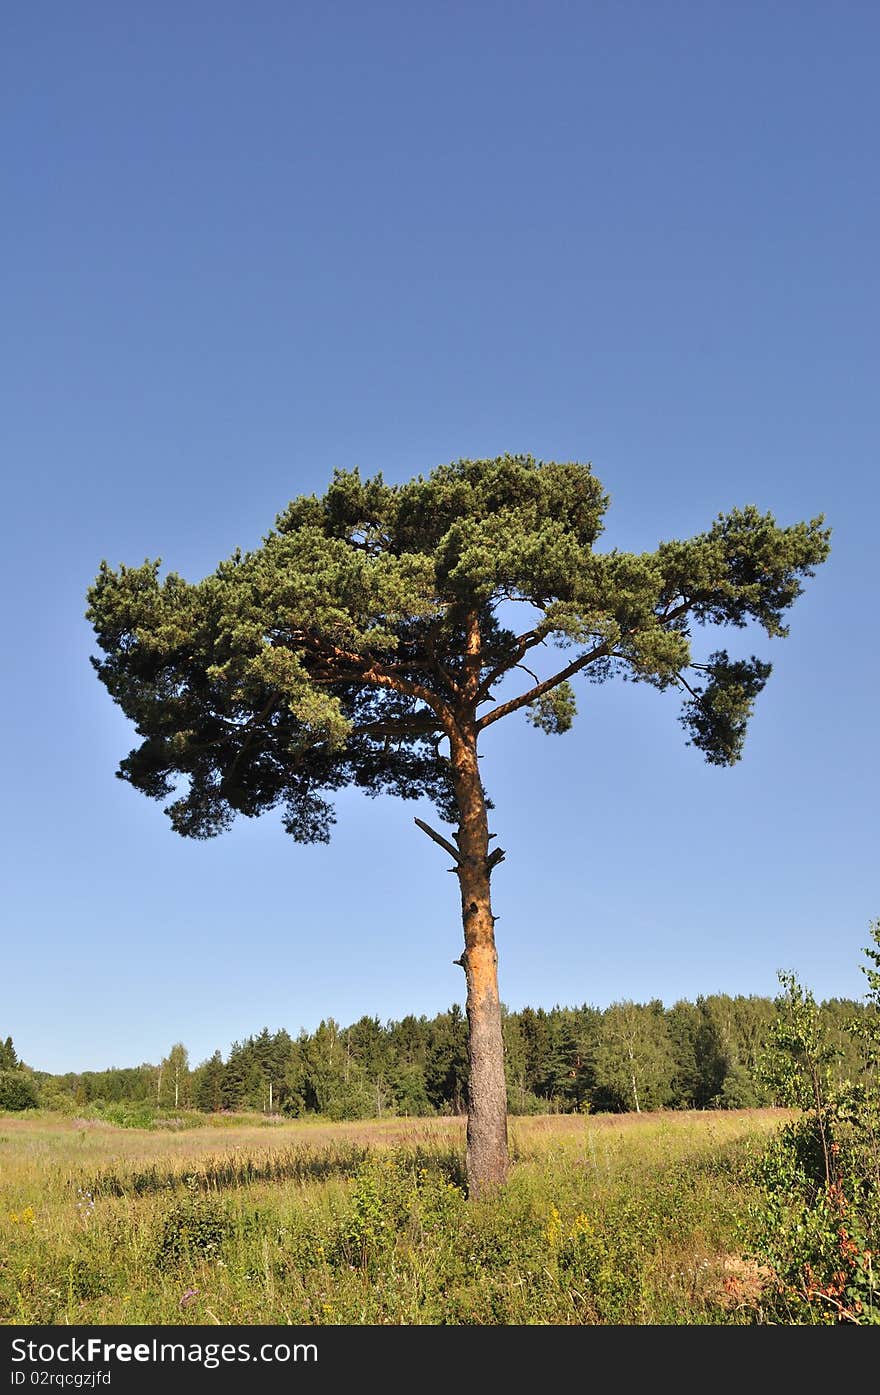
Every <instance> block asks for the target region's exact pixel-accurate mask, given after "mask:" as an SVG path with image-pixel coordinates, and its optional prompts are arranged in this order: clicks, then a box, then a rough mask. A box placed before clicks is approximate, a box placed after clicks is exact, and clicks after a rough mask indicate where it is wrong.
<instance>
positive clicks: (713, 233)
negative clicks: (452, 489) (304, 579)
mask: <svg viewBox="0 0 880 1395" xmlns="http://www.w3.org/2000/svg"><path fill="white" fill-rule="evenodd" d="M878 49H880V9H878V7H877V6H876V5H875V4H873V3H867V2H866V3H847V0H835V3H833V4H832V3H812V2H811V0H796V2H795V0H791V3H779V4H773V5H769V4H766V3H738V4H735V5H734V4H731V3H729V0H723V3H715V2H713V0H706V2H704V0H701V3H697V0H687V2H685V0H679V3H675V2H674V0H662V2H661V3H653V2H652V3H648V0H641V3H634V2H633V3H630V2H628V0H606V2H605V3H598V2H597V0H582V3H571V4H566V3H561V0H540V3H538V0H528V2H524V0H523V2H520V3H505V4H502V3H488V0H468V3H463V2H462V3H459V2H458V0H454V2H453V3H439V0H438V3H433V4H427V3H425V4H421V3H412V2H411V0H407V2H406V3H404V0H394V3H370V0H367V2H366V3H364V2H363V0H361V2H360V3H354V0H341V2H340V3H337V4H334V5H320V4H308V5H306V4H302V3H295V2H293V0H284V3H282V0H258V3H247V4H245V3H243V2H242V0H235V3H230V0H215V2H214V3H211V4H208V3H207V0H188V2H187V3H183V4H180V3H174V4H172V3H170V2H169V0H157V2H156V3H153V4H150V5H145V6H144V5H142V6H133V5H119V4H111V3H109V0H105V2H104V3H89V0H80V3H77V4H76V5H64V4H61V3H59V0H55V2H54V3H52V2H51V0H48V2H47V3H37V4H34V3H27V4H26V3H23V0H12V3H9V4H7V5H6V6H5V7H4V19H3V34H2V40H0V51H2V58H0V67H2V71H0V156H2V188H3V205H4V207H3V215H2V219H0V241H2V278H3V288H2V349H0V354H2V364H0V369H2V393H3V405H2V412H0V436H2V466H3V478H4V495H5V501H6V502H5V508H4V514H5V544H4V547H3V550H2V562H3V568H4V573H5V576H4V587H3V594H4V601H5V612H6V613H5V616H4V620H3V633H4V640H5V644H4V653H5V662H4V670H5V675H4V681H3V685H2V689H0V702H2V730H3V735H4V740H3V743H2V765H3V771H4V798H3V804H2V819H3V825H4V826H3V830H2V852H3V857H4V861H5V870H4V874H3V895H2V914H3V920H4V923H5V927H4V937H3V938H4V948H3V951H2V966H0V1035H2V1036H5V1035H7V1034H8V1033H11V1034H12V1036H13V1038H14V1040H15V1043H16V1047H17V1049H18V1050H19V1053H20V1054H21V1055H22V1056H23V1057H24V1059H25V1060H26V1061H27V1062H28V1063H29V1064H31V1065H33V1066H35V1067H38V1068H41V1069H46V1070H62V1069H67V1068H70V1069H86V1068H101V1067H104V1066H107V1065H111V1064H116V1065H123V1064H136V1063H138V1062H140V1061H142V1060H153V1061H155V1060H157V1059H159V1057H160V1056H161V1055H163V1054H165V1053H167V1051H168V1049H169V1047H170V1045H171V1044H172V1042H174V1041H176V1040H183V1041H184V1042H185V1043H186V1045H187V1046H188V1047H189V1050H190V1054H191V1057H192V1059H193V1061H199V1060H201V1059H203V1058H204V1057H205V1056H207V1055H209V1054H210V1053H211V1052H212V1051H213V1050H214V1049H215V1048H216V1047H219V1048H220V1049H221V1050H222V1051H223V1052H224V1053H225V1052H226V1051H227V1050H228V1047H229V1045H230V1043H231V1041H232V1040H233V1039H235V1038H238V1037H241V1036H245V1035H248V1034H249V1033H251V1032H256V1031H259V1029H260V1028H261V1027H262V1026H263V1025H268V1026H269V1027H270V1028H271V1029H274V1028H276V1027H280V1026H285V1027H287V1028H288V1029H289V1030H290V1031H291V1032H293V1033H295V1032H296V1031H298V1030H299V1028H300V1027H306V1028H308V1029H309V1030H311V1029H313V1028H314V1027H315V1026H316V1025H317V1023H318V1022H319V1020H320V1019H321V1018H322V1017H325V1016H328V1015H332V1016H334V1017H335V1018H336V1019H337V1020H338V1021H340V1022H342V1023H347V1022H350V1021H353V1020H355V1019H356V1018H358V1017H359V1016H361V1015H362V1014H364V1013H369V1014H375V1015H378V1016H379V1017H380V1018H381V1019H383V1020H384V1019H387V1018H391V1017H400V1016H402V1015H404V1014H405V1013H407V1012H414V1013H417V1014H418V1013H426V1014H429V1015H433V1014H434V1013H435V1012H438V1011H441V1010H443V1009H445V1008H447V1007H448V1006H449V1004H450V1003H452V1002H454V1001H458V1002H463V990H464V984H463V979H462V975H461V970H460V969H459V968H457V967H455V966H454V965H453V963H452V961H453V959H455V958H456V957H457V955H458V954H459V953H460V947H461V946H460V938H461V927H460V922H459V906H458V898H457V886H456V883H455V881H454V879H453V878H452V877H450V876H449V875H447V872H446V868H447V866H448V859H446V858H445V857H444V854H443V853H442V852H441V851H440V850H439V849H438V848H436V847H435V846H434V845H433V844H431V843H429V841H428V840H427V839H426V838H425V837H424V836H423V835H422V834H421V833H420V832H418V831H417V830H416V829H415V827H414V826H413V822H412V818H413V813H414V812H418V810H417V809H414V807H413V806H412V805H409V804H402V803H394V802H392V801H391V800H381V801H378V802H370V801H367V800H365V799H363V798H361V797H360V796H356V795H354V794H348V795H343V796H342V797H341V798H340V799H339V800H338V812H339V822H338V825H337V829H336V833H335V837H334V840H333V842H332V843H331V845H330V846H329V847H326V848H325V847H312V848H309V847H300V846H297V845H296V844H294V843H293V842H292V841H291V840H290V839H289V838H287V837H286V836H285V835H284V834H283V832H282V831H281V829H280V826H279V823H278V821H277V820H276V819H275V818H274V817H269V818H266V819H263V820H260V821H257V822H252V823H247V822H239V823H238V824H237V825H236V826H235V828H234V829H233V831H232V832H231V833H229V834H227V835H225V836H224V837H222V838H219V839H216V840H213V841H210V842H208V843H192V842H186V841H183V840H181V839H179V838H178V837H177V836H176V835H175V834H173V833H172V832H171V830H170V827H169V824H168V821H167V819H166V818H165V817H164V815H163V814H162V812H161V809H160V806H159V805H157V804H154V803H152V802H150V801H148V800H146V799H144V798H143V797H142V796H141V795H139V794H137V793H135V792H134V791H133V790H132V789H131V788H130V787H128V786H127V785H125V784H123V783H122V782H120V781H118V780H116V779H115V778H114V770H115V768H116V764H117V762H118V760H119V759H120V758H121V757H122V756H123V755H125V754H126V752H127V751H128V750H129V748H130V747H131V746H132V745H133V744H135V741H134V734H133V732H132V730H131V728H130V727H129V726H128V724H127V723H126V722H125V720H124V719H123V718H122V716H121V714H120V713H119V711H118V709H116V708H114V707H113V705H112V703H111V701H110V699H109V697H108V696H107V694H106V692H105V690H104V689H103V687H101V685H100V684H99V683H98V681H97V679H96V677H95V676H94V674H93V672H92V670H91V668H90V666H89V662H88V657H89V654H90V653H91V652H93V644H92V637H91V633H90V630H89V627H88V626H87V624H86V622H85V621H84V619H83V611H84V608H85V599H84V598H85V591H86V588H87V586H88V585H89V583H90V581H91V580H92V578H93V577H94V574H95V572H96V570H97V567H98V564H99V562H100V561H101V559H102V558H104V557H106V558H107V559H108V561H110V562H111V563H113V564H114V565H115V564H117V563H119V562H120V561H125V562H129V563H132V564H138V563H140V562H141V561H142V560H143V559H144V558H145V557H157V556H158V557H161V558H162V560H163V565H164V566H166V567H168V568H173V569H175V570H177V571H179V572H181V573H182V574H183V575H184V576H186V577H188V578H189V579H191V580H194V579H197V578H198V577H201V576H203V575H204V574H205V573H207V572H209V571H211V570H213V568H214V566H215V565H216V563H217V562H218V561H219V560H220V559H221V558H223V557H225V556H227V555H228V554H229V553H230V552H232V551H233V550H234V548H235V547H236V546H237V545H241V546H242V547H244V548H248V547H253V546H255V545H257V544H258V543H259V541H260V538H261V537H262V535H263V534H264V533H265V532H266V531H267V530H268V529H269V527H270V526H271V525H272V522H273V520H274V517H275V515H276V513H277V512H278V511H279V510H280V509H281V508H282V507H283V506H284V505H285V504H286V503H287V501H288V500H289V499H290V498H292V497H294V496H295V495H297V494H300V493H303V492H312V491H322V490H323V489H324V487H325V485H326V483H327V482H328V480H329V477H330V474H331V472H332V469H333V467H334V466H337V465H341V466H347V467H349V466H354V465H359V466H360V467H361V469H362V470H363V471H364V472H366V473H368V474H369V473H373V472H375V471H377V470H382V471H383V472H384V474H385V477H386V478H387V479H388V480H390V481H401V480H404V479H407V478H409V477H410V476H411V475H413V474H416V473H418V472H425V471H427V470H429V469H431V468H432V467H433V466H435V465H437V464H440V463H442V462H445V461H449V460H453V459H457V458H459V457H461V456H471V457H475V456H492V455H497V454H500V453H503V452H505V451H511V452H531V453H532V454H534V455H535V456H537V457H539V458H541V459H546V460H549V459H557V460H567V459H574V460H582V461H588V460H589V461H592V462H593V466H594V469H595V471H596V473H597V474H598V476H599V477H600V479H601V480H602V481H603V483H604V485H605V486H606V488H607V489H608V490H609V492H610V494H611V496H612V507H611V510H610V513H609V516H608V526H607V530H606V534H605V536H604V539H603V543H602V545H603V546H611V545H617V546H620V547H623V548H627V549H637V550H641V549H644V548H653V547H654V546H656V544H657V542H658V541H659V540H660V539H661V538H668V537H676V536H679V537H683V536H688V535H689V534H691V533H693V532H696V531H700V530H702V529H703V528H705V527H708V526H709V525H710V524H711V521H712V519H713V517H714V516H715V514H716V513H717V512H719V511H720V510H726V509H728V508H731V507H733V506H736V505H742V504H746V503H755V504H757V505H758V506H759V507H760V508H762V509H770V510H772V511H773V512H774V513H775V514H776V516H777V518H778V520H779V521H780V522H782V523H791V522H795V521H796V520H798V519H801V518H809V517H812V516H814V515H815V514H817V513H819V512H824V513H825V515H826V517H827V520H828V522H829V523H830V524H831V526H832V527H833V530H834V533H833V539H832V545H833V553H832V557H831V560H830V561H829V562H828V563H827V564H826V565H825V566H824V567H822V568H821V569H820V571H819V573H818V574H817V576H816V578H815V579H814V580H813V581H812V582H809V583H808V584H807V590H806V592H805V595H804V596H803V597H802V598H801V600H800V601H799V602H798V603H797V605H796V606H795V608H794V610H793V612H792V613H791V616H790V618H791V636H790V638H789V639H787V640H784V641H778V640H777V641H773V642H769V641H767V640H766V639H762V641H761V642H760V643H759V644H758V645H757V646H755V645H754V644H753V642H752V638H751V636H745V637H742V644H741V645H740V644H739V640H740V638H741V637H740V636H739V635H738V634H737V632H736V631H732V632H729V635H728V636H727V642H728V643H729V645H730V648H731V651H732V652H740V651H741V650H742V652H745V653H746V654H748V653H750V652H752V649H753V648H754V649H755V652H757V653H758V654H759V655H761V656H762V657H764V658H768V657H769V658H770V659H771V660H772V661H773V662H774V665H775V671H774V674H773V676H772V678H771V680H770V683H769V684H768V687H767V689H766V691H765V692H764V694H763V695H762V697H761V698H760V699H759V704H758V709H757V712H756V715H755V717H754V719H753V724H752V727H751V732H750V736H749V738H748V740H747V743H746V750H745V755H744V759H743V760H742V762H741V763H740V764H739V765H738V766H737V767H735V768H734V769H732V770H724V769H716V768H714V767H709V766H707V765H706V764H705V763H704V762H703V759H702V757H701V755H700V754H699V752H697V751H695V750H693V749H690V748H688V747H687V746H686V745H685V744H684V737H683V734H682V732H681V729H680V728H679V726H678V724H677V721H676V713H677V710H678V704H677V700H676V699H675V698H674V697H673V696H672V695H668V696H666V695H660V694H658V693H656V692H654V691H653V690H651V689H647V688H645V689H642V688H637V687H633V686H631V685H625V686H614V685H609V686H606V687H604V688H593V687H588V686H586V685H584V686H583V687H582V689H581V690H580V691H581V703H580V706H581V716H580V718H579V720H578V723H577V725H576V728H575V730H574V731H573V732H572V733H570V734H569V735H568V736H564V737H546V736H544V735H542V734H541V733H539V732H536V731H533V730H532V729H531V728H529V727H528V726H527V725H526V723H525V721H524V719H522V718H521V717H516V718H512V719H510V720H509V721H507V722H503V723H499V724H498V725H497V726H494V727H493V728H491V730H490V731H489V732H487V736H486V739H485V747H484V749H485V757H484V762H483V769H484V776H485V780H486V783H487V786H488V789H489V792H490V794H491V795H492V797H493V799H494V801H495V805H496V808H495V812H494V815H493V820H494V823H493V826H494V828H495V829H496V830H497V833H498V838H499V842H500V843H501V844H502V846H504V847H505V848H506V849H507V854H508V857H507V861H506V862H505V863H504V865H503V867H501V868H499V870H498V872H497V873H496V875H495V879H494V893H495V902H496V905H495V909H496V912H497V913H498V915H499V916H500V920H499V922H498V927H497V930H498V937H499V951H500V975H501V991H502V997H503V998H504V1000H505V1001H506V1002H507V1004H508V1005H509V1006H510V1007H511V1008H519V1007H522V1006H523V1005H525V1004H527V1003H528V1004H531V1005H533V1006H540V1005H543V1006H545V1007H550V1006H552V1005H553V1004H554V1003H564V1004H576V1003H577V1004H579V1003H584V1002H587V1003H594V1004H596V1005H598V1006H605V1005H607V1004H608V1003H610V1002H612V1001H614V1000H615V999H622V998H634V999H637V1000H646V999H649V998H652V997H659V998H662V999H663V1000H664V1002H666V1003H667V1004H671V1003H673V1002H674V1001H675V1000H676V999H677V998H680V997H689V998H691V999H693V998H695V997H696V996H697V995H698V994H701V993H712V992H716V991H721V992H728V993H747V994H748V993H758V994H769V995H772V994H773V993H774V992H775V991H776V989H777V986H778V985H777V980H776V971H777V969H780V968H792V969H794V970H795V971H796V972H797V973H798V976H799V977H800V978H801V980H802V981H803V982H804V983H806V984H807V985H808V986H810V987H811V988H812V989H813V991H814V992H815V993H816V995H817V996H818V997H829V996H835V995H838V996H840V995H845V996H853V997H858V996H861V994H862V992H863V987H864V978H863V976H862V974H861V973H860V970H859V965H860V963H861V962H863V957H862V954H861V949H862V946H864V945H865V944H866V943H867V942H868V938H869V937H868V924H869V922H870V921H871V920H872V919H873V918H874V917H875V916H878V915H880V884H878V876H877V845H878V837H877V834H878V829H877V790H878V774H880V771H878V764H880V762H878V738H877V710H878V709H877V694H878V686H880V662H878V634H880V626H878V600H880V596H878V579H877V578H878V572H877V541H876V530H877V518H878V504H880V498H878V486H877V456H878V429H877V426H878V393H877V385H878V323H880V304H878V264H880V260H878V246H880V217H878V214H880V185H878V179H877V131H878V129H880V110H878V107H880V100H878V90H880V89H878V83H877V63H878ZM423 812H426V811H423Z"/></svg>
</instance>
